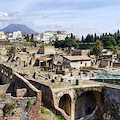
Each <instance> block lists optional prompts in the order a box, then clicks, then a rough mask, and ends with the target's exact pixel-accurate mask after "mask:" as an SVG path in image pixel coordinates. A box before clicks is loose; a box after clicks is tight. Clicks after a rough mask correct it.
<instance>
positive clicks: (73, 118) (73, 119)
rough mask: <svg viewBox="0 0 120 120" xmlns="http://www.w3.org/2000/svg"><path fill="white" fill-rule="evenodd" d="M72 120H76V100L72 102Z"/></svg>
mask: <svg viewBox="0 0 120 120" xmlns="http://www.w3.org/2000/svg"><path fill="white" fill-rule="evenodd" d="M71 120H75V100H72V102H71Z"/></svg>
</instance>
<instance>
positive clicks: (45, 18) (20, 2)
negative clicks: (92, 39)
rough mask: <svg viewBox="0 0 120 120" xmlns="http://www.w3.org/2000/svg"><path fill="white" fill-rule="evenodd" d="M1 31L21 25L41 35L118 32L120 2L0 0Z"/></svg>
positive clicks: (110, 0) (103, 0) (113, 0)
mask: <svg viewBox="0 0 120 120" xmlns="http://www.w3.org/2000/svg"><path fill="white" fill-rule="evenodd" d="M0 1H1V2H0V29H2V28H4V27H6V26H7V25H9V24H24V25H27V26H28V27H30V28H32V29H33V30H35V31H37V32H39V33H42V32H44V31H48V30H64V31H66V32H67V33H73V34H77V35H79V37H81V36H82V35H84V36H86V35H87V34H88V33H90V34H94V33H97V34H98V35H100V34H102V33H105V32H108V33H115V32H116V31H117V30H118V29H120V0H0Z"/></svg>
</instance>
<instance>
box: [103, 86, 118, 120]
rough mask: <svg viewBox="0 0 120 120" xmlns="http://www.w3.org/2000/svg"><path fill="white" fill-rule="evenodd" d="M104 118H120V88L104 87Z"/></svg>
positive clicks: (115, 119) (113, 119) (112, 119)
mask: <svg viewBox="0 0 120 120" xmlns="http://www.w3.org/2000/svg"><path fill="white" fill-rule="evenodd" d="M104 99H105V100H104V115H103V117H104V119H109V120H120V88H113V87H105V91H104Z"/></svg>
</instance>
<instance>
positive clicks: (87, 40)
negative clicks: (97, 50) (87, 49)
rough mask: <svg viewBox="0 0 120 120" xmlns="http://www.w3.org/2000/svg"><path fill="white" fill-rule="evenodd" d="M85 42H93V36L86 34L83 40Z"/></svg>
mask: <svg viewBox="0 0 120 120" xmlns="http://www.w3.org/2000/svg"><path fill="white" fill-rule="evenodd" d="M85 42H94V39H93V34H92V35H90V34H88V35H87V37H86V39H85Z"/></svg>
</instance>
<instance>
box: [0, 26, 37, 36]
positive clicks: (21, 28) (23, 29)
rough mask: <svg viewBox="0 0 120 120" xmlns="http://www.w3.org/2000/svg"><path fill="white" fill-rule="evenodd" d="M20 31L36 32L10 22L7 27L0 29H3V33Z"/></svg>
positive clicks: (25, 32) (24, 32)
mask: <svg viewBox="0 0 120 120" xmlns="http://www.w3.org/2000/svg"><path fill="white" fill-rule="evenodd" d="M18 30H19V31H21V32H22V34H36V33H37V32H36V31H34V30H32V29H31V28H29V27H27V26H26V25H22V24H10V25H8V26H7V27H5V28H3V29H1V30H0V31H4V32H5V33H9V32H14V31H18Z"/></svg>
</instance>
